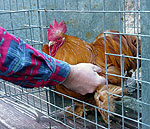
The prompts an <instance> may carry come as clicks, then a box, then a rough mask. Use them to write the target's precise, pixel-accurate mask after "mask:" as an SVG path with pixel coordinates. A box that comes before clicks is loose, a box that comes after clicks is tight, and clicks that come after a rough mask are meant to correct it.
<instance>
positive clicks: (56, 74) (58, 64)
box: [44, 57, 70, 87]
mask: <svg viewBox="0 0 150 129" xmlns="http://www.w3.org/2000/svg"><path fill="white" fill-rule="evenodd" d="M51 61H52V62H53V63H52V65H51V67H52V69H53V72H52V74H51V75H50V77H49V78H48V79H47V81H46V82H45V83H44V86H46V87H50V86H56V85H58V84H61V83H63V82H64V81H65V80H66V78H67V77H68V75H69V73H70V65H69V64H68V63H66V62H63V61H61V60H57V59H55V58H52V57H51Z"/></svg>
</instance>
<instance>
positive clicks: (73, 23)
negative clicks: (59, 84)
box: [0, 0, 150, 129]
mask: <svg viewBox="0 0 150 129" xmlns="http://www.w3.org/2000/svg"><path fill="white" fill-rule="evenodd" d="M149 5H150V2H149V1H148V0H142V1H140V0H84V1H82V0H0V26H2V27H3V28H5V29H6V30H7V31H9V32H10V33H12V34H14V35H15V36H18V37H20V38H21V39H23V40H24V41H25V42H26V43H28V44H30V45H31V46H33V47H34V48H36V49H39V50H41V48H42V46H43V44H45V43H47V42H48V40H47V30H48V28H49V23H51V24H52V23H53V20H54V19H57V20H58V21H61V20H64V22H65V23H66V24H67V34H69V35H73V36H77V37H79V38H81V39H83V40H85V41H87V42H89V43H90V42H92V41H94V39H95V38H96V36H97V35H98V34H99V33H101V32H104V37H105V36H106V34H110V32H107V31H106V30H118V31H120V33H119V35H134V36H136V37H137V54H136V55H137V56H136V57H130V56H128V55H123V54H122V52H121V47H122V43H121V40H120V54H119V55H117V54H111V53H107V50H106V48H105V60H107V55H112V56H114V59H115V57H116V56H119V57H120V61H121V75H115V74H110V73H108V72H107V69H106V79H108V75H111V76H118V77H119V78H121V87H122V89H124V88H126V89H127V90H128V93H127V94H126V95H123V91H122V94H121V95H120V96H117V95H116V96H117V97H118V98H120V99H121V100H119V101H115V102H114V104H115V111H113V112H112V111H110V110H109V106H110V105H109V103H107V106H108V109H107V110H105V109H102V108H100V107H98V106H96V105H92V104H89V103H87V102H85V101H81V100H78V99H76V98H72V97H70V96H67V95H65V94H62V93H60V92H58V91H56V90H55V87H50V88H48V87H44V88H34V89H26V88H22V87H20V86H16V85H13V84H11V83H9V82H6V81H4V80H0V98H1V99H0V101H1V102H0V103H1V104H2V103H4V102H5V103H7V104H10V105H11V106H14V107H17V109H18V110H23V109H24V113H25V114H27V115H28V116H30V117H31V118H34V119H35V121H36V122H37V123H40V122H41V121H42V120H43V119H47V120H48V121H49V122H48V123H49V124H43V123H44V122H43V121H42V122H43V123H42V125H41V126H39V128H52V127H54V128H61V129H62V128H96V129H98V128H104V129H105V128H113V129H115V128H116V129H118V128H122V129H127V128H137V129H140V128H143V129H144V128H145V129H147V128H150V119H149V115H150V112H149V111H150V110H149V109H150V106H149V105H150V99H149V98H150V96H149V91H150V88H149V82H150V81H149V51H148V50H149V47H150V45H149V44H148V43H149V38H150V31H149V29H148V27H149V19H148V17H149V15H150V11H149ZM111 34H115V33H113V32H112V33H111ZM104 39H105V38H104ZM138 39H141V55H140V54H139V51H140V50H139V49H138V48H139V43H138V42H139V40H138ZM105 44H106V39H105ZM124 58H134V59H136V61H137V66H136V71H134V72H132V73H133V74H132V76H131V77H126V74H125V73H124V70H123V67H124V66H123V65H124ZM140 62H141V68H140ZM105 65H107V61H106V64H105ZM141 75H142V76H141ZM124 79H125V81H123V80H124ZM106 84H107V99H109V97H108V96H109V95H111V93H110V92H109V90H108V80H107V82H106ZM113 96H115V94H113ZM93 99H94V98H93ZM76 101H77V102H80V103H82V106H83V116H79V115H77V114H75V112H74V110H75V102H76ZM108 102H109V101H108ZM86 105H88V106H90V107H92V108H93V111H91V112H87V113H86V109H85V108H86ZM67 107H70V109H72V111H70V110H67ZM98 109H100V110H103V111H105V112H107V113H108V123H105V122H104V121H103V119H102V117H101V115H100V114H99V112H98ZM68 113H70V114H72V115H71V116H68ZM1 114H2V113H1ZM110 114H111V115H110ZM0 116H1V115H0ZM35 116H36V117H35ZM10 117H11V116H10ZM53 122H54V123H55V124H53ZM59 123H60V124H59ZM20 127H21V126H20ZM31 128H32V125H31ZM37 128H38V127H37Z"/></svg>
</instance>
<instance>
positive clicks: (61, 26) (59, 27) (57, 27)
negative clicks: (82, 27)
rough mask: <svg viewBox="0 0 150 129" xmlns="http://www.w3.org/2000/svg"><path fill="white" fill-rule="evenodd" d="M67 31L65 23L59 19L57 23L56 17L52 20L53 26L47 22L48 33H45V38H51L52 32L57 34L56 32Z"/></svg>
mask: <svg viewBox="0 0 150 129" xmlns="http://www.w3.org/2000/svg"><path fill="white" fill-rule="evenodd" d="M66 31H67V27H66V24H64V23H63V21H61V22H60V23H59V24H58V22H57V21H56V19H55V20H54V24H53V26H52V25H51V24H49V29H48V33H47V38H48V40H51V37H52V36H53V35H54V34H57V33H58V32H62V33H66Z"/></svg>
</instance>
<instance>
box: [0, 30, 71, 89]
mask: <svg viewBox="0 0 150 129" xmlns="http://www.w3.org/2000/svg"><path fill="white" fill-rule="evenodd" d="M69 72H70V66H69V64H68V63H66V62H63V61H60V60H56V59H54V58H53V57H51V56H49V55H47V54H45V53H43V52H42V51H38V50H36V49H34V48H33V47H31V46H30V45H28V44H26V43H24V41H22V40H21V39H19V38H18V37H15V36H13V35H11V34H9V33H8V32H7V31H6V30H5V29H3V28H2V27H0V78H1V79H4V80H6V81H9V82H11V83H13V84H16V85H20V86H22V87H26V88H33V87H43V86H56V85H57V84H59V83H62V82H63V81H64V80H65V78H66V77H67V76H68V74H69Z"/></svg>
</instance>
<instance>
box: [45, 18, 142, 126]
mask: <svg viewBox="0 0 150 129" xmlns="http://www.w3.org/2000/svg"><path fill="white" fill-rule="evenodd" d="M66 31H67V29H66V25H65V24H63V21H62V22H60V23H59V24H58V23H57V21H56V20H55V21H54V26H52V25H50V28H49V29H48V34H47V37H48V40H49V41H50V42H49V44H45V45H44V46H43V48H42V51H43V52H45V53H46V54H49V55H51V56H53V57H55V58H56V59H59V60H63V61H66V62H68V63H69V64H78V63H93V64H96V65H98V66H100V67H101V68H103V71H102V72H101V73H99V75H100V76H104V77H106V70H105V69H106V67H105V49H104V48H105V42H104V39H105V40H106V52H107V53H111V54H115V55H116V56H114V55H107V73H110V74H114V75H118V77H117V76H113V75H108V87H107V86H106V85H100V86H99V87H98V88H97V90H96V91H95V93H93V94H87V95H84V96H83V95H80V94H78V93H75V92H73V91H71V90H69V89H67V88H66V87H64V86H63V85H62V86H59V85H58V86H56V90H57V91H59V92H61V93H63V94H66V95H68V96H71V97H74V98H77V99H80V100H82V101H85V102H87V103H90V104H93V105H97V106H98V107H99V108H98V111H99V112H100V114H101V115H102V118H103V120H104V121H105V122H106V123H107V122H108V119H107V118H108V113H107V110H108V105H107V104H108V102H107V100H108V99H109V111H112V112H113V111H114V108H115V107H114V105H113V102H114V100H118V99H120V97H118V96H115V95H120V96H121V95H122V93H124V94H125V93H126V90H124V89H122V88H121V87H120V86H121V56H120V54H121V53H122V55H127V56H133V57H136V55H137V48H136V45H137V40H139V39H137V37H136V36H128V35H121V36H120V34H119V32H118V31H107V32H109V34H104V33H101V34H99V35H98V36H97V37H96V40H95V41H94V42H93V43H91V44H89V43H87V42H85V41H83V40H81V39H79V38H77V37H75V36H70V35H66V34H65V32H66ZM112 32H113V33H116V34H111V33H112ZM117 33H118V34H117ZM104 35H105V38H104ZM120 41H122V47H121V48H122V51H120V50H121V49H120ZM138 42H139V52H140V40H139V41H138ZM49 50H50V51H51V52H50V51H49ZM139 54H140V53H139ZM122 61H123V65H122V67H123V68H122V69H123V71H122V73H124V72H127V74H126V75H127V76H129V75H130V74H129V71H130V70H131V69H133V70H135V69H136V60H135V59H134V58H129V57H128V58H127V57H124V56H122ZM107 90H108V92H109V93H107ZM122 90H123V92H122ZM107 95H108V97H107ZM93 109H94V108H92V107H90V106H88V105H85V111H90V110H93ZM68 110H71V108H68ZM74 112H75V113H76V114H77V115H79V116H82V115H83V105H82V103H79V102H75V111H74Z"/></svg>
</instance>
